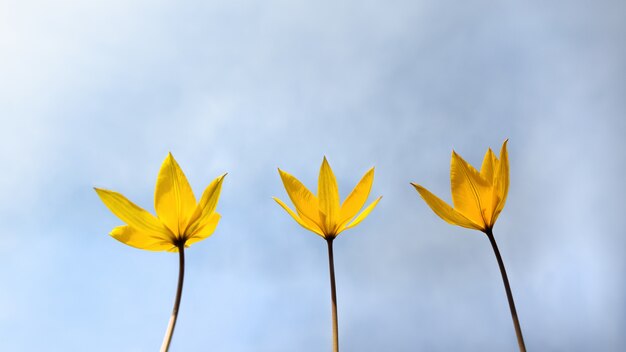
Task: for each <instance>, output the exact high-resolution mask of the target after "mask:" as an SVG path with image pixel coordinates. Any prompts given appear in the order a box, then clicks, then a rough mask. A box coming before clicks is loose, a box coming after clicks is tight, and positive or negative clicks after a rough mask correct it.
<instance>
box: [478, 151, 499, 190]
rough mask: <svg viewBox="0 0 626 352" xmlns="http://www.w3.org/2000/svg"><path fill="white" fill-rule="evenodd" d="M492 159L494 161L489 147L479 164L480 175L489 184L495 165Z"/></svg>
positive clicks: (491, 180) (491, 182)
mask: <svg viewBox="0 0 626 352" xmlns="http://www.w3.org/2000/svg"><path fill="white" fill-rule="evenodd" d="M494 161H495V155H494V154H493V151H492V150H491V148H489V149H488V150H487V153H485V157H484V158H483V163H482V165H481V166H480V177H481V178H482V179H483V180H485V181H487V183H489V184H490V185H492V184H493V176H494V168H495V166H496V164H495V163H494Z"/></svg>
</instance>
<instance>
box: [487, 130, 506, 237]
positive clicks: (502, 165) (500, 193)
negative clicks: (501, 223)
mask: <svg viewBox="0 0 626 352" xmlns="http://www.w3.org/2000/svg"><path fill="white" fill-rule="evenodd" d="M508 142H509V140H508V139H507V140H506V141H504V143H503V144H502V149H501V150H500V161H499V165H498V166H499V167H498V171H497V178H496V180H495V184H494V194H496V195H497V197H495V198H496V199H495V200H494V206H495V211H494V213H493V216H492V220H491V225H492V226H493V225H494V224H495V222H496V220H497V219H498V216H499V215H500V212H502V209H504V205H505V204H506V197H507V195H508V193H509V153H508V151H507V144H508Z"/></svg>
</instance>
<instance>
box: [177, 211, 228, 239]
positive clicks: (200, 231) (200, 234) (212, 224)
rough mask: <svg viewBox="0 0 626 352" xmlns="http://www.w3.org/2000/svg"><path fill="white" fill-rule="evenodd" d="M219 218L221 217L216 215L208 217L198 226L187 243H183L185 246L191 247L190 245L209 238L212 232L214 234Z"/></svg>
mask: <svg viewBox="0 0 626 352" xmlns="http://www.w3.org/2000/svg"><path fill="white" fill-rule="evenodd" d="M220 218H221V216H220V214H218V213H212V214H211V215H210V216H208V217H207V218H206V220H204V221H203V222H202V223H200V224H199V226H198V227H197V229H196V230H195V231H194V232H193V234H192V235H191V236H190V237H189V238H188V239H187V241H185V246H187V247H188V246H191V245H192V244H194V243H196V242H199V241H202V240H203V239H205V238H207V237H209V236H211V235H212V234H213V232H215V229H216V228H217V224H218V223H219V222H220Z"/></svg>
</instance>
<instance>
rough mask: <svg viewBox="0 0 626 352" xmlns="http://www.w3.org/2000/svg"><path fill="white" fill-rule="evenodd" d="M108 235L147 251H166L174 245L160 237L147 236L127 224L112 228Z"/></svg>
mask: <svg viewBox="0 0 626 352" xmlns="http://www.w3.org/2000/svg"><path fill="white" fill-rule="evenodd" d="M110 235H111V237H113V238H115V239H116V240H118V241H120V242H122V243H124V244H127V245H129V246H131V247H135V248H139V249H146V250H149V251H167V250H169V249H171V248H172V246H174V245H173V244H172V242H171V241H169V240H168V241H164V240H163V239H161V238H155V237H152V236H149V235H147V234H146V233H145V232H142V231H139V230H137V229H134V228H132V227H130V226H128V225H125V226H118V227H116V228H114V229H113V231H111V233H110Z"/></svg>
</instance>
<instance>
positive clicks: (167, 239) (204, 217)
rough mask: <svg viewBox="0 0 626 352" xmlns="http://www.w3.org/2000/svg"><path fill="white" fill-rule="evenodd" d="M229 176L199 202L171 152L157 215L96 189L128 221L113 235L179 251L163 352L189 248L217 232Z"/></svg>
mask: <svg viewBox="0 0 626 352" xmlns="http://www.w3.org/2000/svg"><path fill="white" fill-rule="evenodd" d="M225 176H226V174H224V175H222V176H220V177H218V178H216V179H215V180H214V181H213V182H211V184H209V186H208V187H207V188H206V190H205V191H204V193H203V194H202V198H201V199H200V202H196V198H195V196H194V194H193V191H192V190H191V186H190V185H189V182H188V181H187V178H186V177H185V174H184V173H183V170H181V168H180V166H178V163H177V162H176V160H174V157H173V156H172V154H171V153H170V154H168V156H167V158H165V161H164V162H163V164H162V165H161V170H160V171H159V176H158V178H157V184H156V189H155V193H154V207H155V209H156V213H157V216H154V215H152V214H150V213H149V212H147V211H146V210H144V209H142V208H140V207H139V206H137V205H135V204H134V203H133V202H131V201H130V200H128V199H126V197H124V196H123V195H121V194H119V193H117V192H113V191H109V190H105V189H100V188H95V190H96V192H97V193H98V196H100V199H101V200H102V202H103V203H104V204H105V205H106V206H107V208H109V210H111V212H112V213H113V214H115V216H117V217H118V218H120V220H122V221H123V222H124V223H126V225H124V226H118V227H116V228H114V229H113V231H111V236H112V237H113V238H115V239H116V240H118V241H120V242H122V243H125V244H127V245H129V246H132V247H136V248H139V249H146V250H150V251H169V252H178V253H179V262H180V269H179V275H178V287H177V290H176V298H175V300H174V309H173V310H172V315H171V317H170V321H169V324H168V327H167V331H166V333H165V338H164V339H163V344H162V346H161V352H165V351H167V350H168V349H169V346H170V342H171V340H172V335H173V333H174V327H175V326H176V319H177V317H178V308H179V306H180V299H181V295H182V290H183V278H184V275H185V253H184V252H185V247H189V245H191V244H193V243H195V242H198V241H201V240H203V239H205V238H207V237H209V236H210V235H211V234H213V232H214V231H215V228H216V227H217V223H218V222H219V220H220V215H219V214H218V213H216V212H215V208H216V206H217V201H218V200H219V196H220V191H221V188H222V181H223V180H224V177H225Z"/></svg>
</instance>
